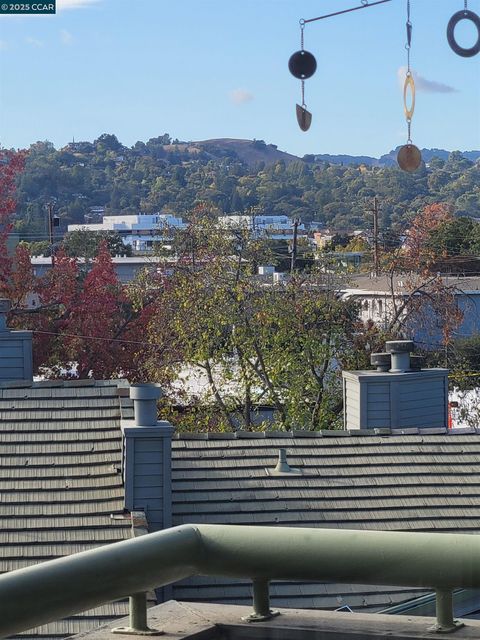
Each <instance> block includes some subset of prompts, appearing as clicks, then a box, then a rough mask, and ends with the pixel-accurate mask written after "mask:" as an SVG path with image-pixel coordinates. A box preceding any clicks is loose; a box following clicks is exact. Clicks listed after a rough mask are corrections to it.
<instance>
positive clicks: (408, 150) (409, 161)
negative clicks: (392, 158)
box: [397, 143, 422, 173]
mask: <svg viewBox="0 0 480 640" xmlns="http://www.w3.org/2000/svg"><path fill="white" fill-rule="evenodd" d="M397 162H398V166H399V167H400V169H402V170H403V171H408V172H409V173H413V172H414V171H416V170H417V169H418V168H419V167H420V165H421V164H422V154H421V152H420V149H419V148H418V147H416V146H415V145H414V144H412V143H408V144H405V145H403V147H400V151H399V152H398V155H397Z"/></svg>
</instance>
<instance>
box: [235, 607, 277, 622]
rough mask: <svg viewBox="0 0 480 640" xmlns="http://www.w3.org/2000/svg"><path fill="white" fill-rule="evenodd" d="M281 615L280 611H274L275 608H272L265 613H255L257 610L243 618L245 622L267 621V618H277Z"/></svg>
mask: <svg viewBox="0 0 480 640" xmlns="http://www.w3.org/2000/svg"><path fill="white" fill-rule="evenodd" d="M279 615H280V611H274V610H273V609H270V611H269V612H268V613H265V614H261V613H255V612H254V613H251V614H250V615H248V616H245V617H244V618H242V620H243V621H244V622H266V621H267V620H271V619H272V618H275V617H276V616H279Z"/></svg>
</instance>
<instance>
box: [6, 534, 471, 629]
mask: <svg viewBox="0 0 480 640" xmlns="http://www.w3.org/2000/svg"><path fill="white" fill-rule="evenodd" d="M198 574H201V575H210V576H232V577H237V578H250V579H252V580H259V581H262V580H263V581H268V580H275V579H276V580H282V579H283V580H316V581H336V582H343V583H347V584H348V583H350V584H351V583H359V584H374V585H394V586H410V587H415V586H420V587H427V588H431V589H447V590H448V589H450V590H451V589H453V588H455V587H464V588H479V587H480V536H474V535H461V534H441V533H439V534H428V533H398V532H379V531H339V530H334V529H304V528H298V529H297V528H285V527H244V526H231V525H183V526H181V527H175V528H174V529H168V530H165V531H160V532H157V533H152V534H149V535H146V536H141V537H139V538H135V539H133V540H128V541H125V542H119V543H116V544H111V545H106V546H104V547H100V548H97V549H93V550H91V551H85V552H83V553H79V554H75V555H73V556H70V557H66V558H61V559H58V560H53V561H49V562H45V563H42V564H39V565H35V566H33V567H28V568H26V569H21V570H19V571H13V572H11V573H8V574H4V575H2V576H0V636H2V637H5V636H7V635H10V634H13V633H19V632H21V631H24V630H26V629H29V628H31V627H34V626H39V625H40V624H44V623H47V622H50V621H52V620H58V619H60V618H63V617H65V616H67V615H71V614H74V613H77V612H80V611H85V610H86V609H89V608H93V607H95V606H98V605H100V604H103V603H105V602H110V601H112V600H116V599H118V598H122V597H126V596H130V595H132V594H136V593H140V592H144V591H148V590H150V589H152V588H154V587H160V586H164V585H166V584H169V583H172V582H175V581H177V580H181V579H183V578H186V577H188V576H191V575H198ZM258 584H259V585H260V584H261V582H259V583H258ZM258 597H259V598H260V595H259V596H258ZM263 599H265V598H264V596H263ZM264 605H265V606H264ZM259 606H260V607H261V608H262V609H263V608H265V607H266V604H265V602H263V603H260V602H259Z"/></svg>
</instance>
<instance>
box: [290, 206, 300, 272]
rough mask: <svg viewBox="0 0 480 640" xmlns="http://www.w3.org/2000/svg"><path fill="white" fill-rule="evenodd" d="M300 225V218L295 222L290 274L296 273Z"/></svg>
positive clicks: (295, 219)
mask: <svg viewBox="0 0 480 640" xmlns="http://www.w3.org/2000/svg"><path fill="white" fill-rule="evenodd" d="M299 224H300V219H299V218H294V220H293V225H292V226H293V244H292V260H291V263H290V273H293V272H294V271H295V263H296V261H297V239H298V225H299Z"/></svg>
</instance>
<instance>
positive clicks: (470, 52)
mask: <svg viewBox="0 0 480 640" xmlns="http://www.w3.org/2000/svg"><path fill="white" fill-rule="evenodd" d="M461 20H469V21H470V22H473V24H474V25H475V27H476V28H477V35H478V37H477V42H476V43H475V44H474V45H473V47H470V48H469V49H466V48H464V47H461V46H460V45H459V44H458V42H457V41H456V40H455V27H456V26H457V24H458V23H459V22H460V21H461ZM447 40H448V44H449V45H450V48H451V49H452V50H453V51H454V52H455V53H456V54H457V55H459V56H461V57H462V58H473V56H476V55H477V53H479V52H480V17H479V16H478V15H477V14H476V13H474V12H473V11H470V10H469V9H462V11H457V13H454V14H453V16H452V17H451V18H450V21H449V23H448V27H447Z"/></svg>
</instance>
